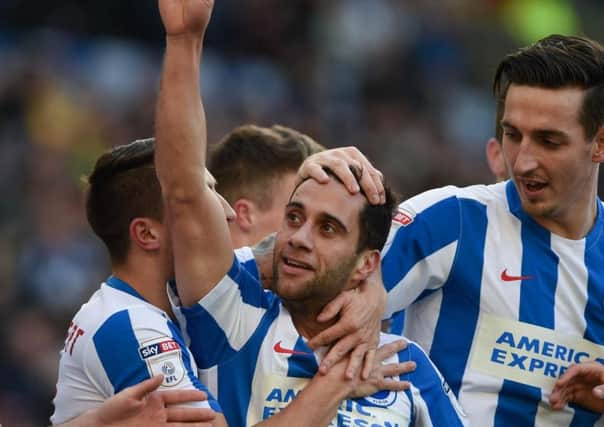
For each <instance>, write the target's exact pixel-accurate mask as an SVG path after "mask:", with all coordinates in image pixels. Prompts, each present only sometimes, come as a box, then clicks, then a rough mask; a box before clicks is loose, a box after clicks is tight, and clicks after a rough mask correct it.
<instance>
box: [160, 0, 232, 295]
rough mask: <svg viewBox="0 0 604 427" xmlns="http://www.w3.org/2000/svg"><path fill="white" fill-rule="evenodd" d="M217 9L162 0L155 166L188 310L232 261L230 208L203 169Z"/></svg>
mask: <svg viewBox="0 0 604 427" xmlns="http://www.w3.org/2000/svg"><path fill="white" fill-rule="evenodd" d="M212 5H213V2H212V0H159V8H160V13H161V18H162V21H163V24H164V27H165V30H166V51H165V56H164V66H163V71H162V77H161V87H160V92H159V99H158V102H157V109H156V116H155V124H156V138H157V146H156V156H155V163H156V167H157V175H158V178H159V181H160V184H161V187H162V194H163V198H164V204H165V211H166V214H167V222H168V224H169V227H170V233H171V241H172V247H173V252H174V260H175V273H176V282H177V284H178V290H179V294H180V298H181V300H182V303H183V305H191V304H193V303H195V302H196V301H198V300H199V299H200V298H202V297H203V296H205V295H206V294H207V293H208V292H209V291H210V290H211V289H212V287H213V286H214V285H215V284H216V283H217V282H218V281H219V280H220V278H222V277H223V276H224V274H225V273H226V272H227V271H228V270H229V267H230V266H231V263H232V260H233V252H232V248H231V241H230V237H229V234H228V227H227V223H226V220H225V206H224V205H223V200H221V198H220V197H219V196H218V195H217V193H216V192H215V191H214V189H213V183H212V178H211V177H209V176H208V174H207V172H206V169H205V165H206V146H207V140H206V138H207V136H206V121H205V114H204V110H203V105H202V102H201V96H200V86H199V73H200V61H201V53H202V45H203V39H204V34H205V30H206V27H207V25H208V22H209V19H210V15H211V12H212ZM224 203H226V202H224ZM227 206H228V205H227ZM229 209H230V208H229Z"/></svg>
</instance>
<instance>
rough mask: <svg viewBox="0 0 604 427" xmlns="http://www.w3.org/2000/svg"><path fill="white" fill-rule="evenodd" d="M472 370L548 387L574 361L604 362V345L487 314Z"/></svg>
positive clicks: (477, 339)
mask: <svg viewBox="0 0 604 427" xmlns="http://www.w3.org/2000/svg"><path fill="white" fill-rule="evenodd" d="M481 317H482V318H481V320H480V323H479V328H478V333H477V335H476V339H475V341H474V346H473V354H472V359H471V365H470V366H471V369H472V370H475V371H478V372H481V373H484V374H487V375H490V376H494V377H498V378H502V379H506V380H512V381H516V382H519V383H522V384H526V385H530V386H533V387H541V388H545V389H548V390H551V388H552V387H553V386H554V383H555V382H556V379H557V378H558V377H560V376H561V375H562V374H564V372H565V371H566V370H567V369H568V367H569V366H570V365H572V364H577V363H581V362H585V361H589V360H596V361H598V362H600V363H604V357H602V355H603V354H604V346H602V345H598V344H595V343H593V342H591V341H588V340H586V339H583V338H582V337H581V336H574V335H566V334H562V333H560V332H558V331H555V330H552V329H548V328H543V327H541V326H536V325H532V324H529V323H524V322H519V321H517V320H512V319H507V318H502V317H498V316H493V315H490V314H483V315H482V316H481Z"/></svg>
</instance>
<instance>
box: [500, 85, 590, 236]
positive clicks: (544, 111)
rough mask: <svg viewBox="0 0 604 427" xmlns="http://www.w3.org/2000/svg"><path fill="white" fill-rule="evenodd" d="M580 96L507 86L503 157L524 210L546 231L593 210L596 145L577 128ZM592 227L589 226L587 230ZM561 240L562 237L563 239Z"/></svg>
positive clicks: (580, 92)
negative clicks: (579, 213) (581, 213)
mask: <svg viewBox="0 0 604 427" xmlns="http://www.w3.org/2000/svg"><path fill="white" fill-rule="evenodd" d="M583 96H584V91H583V90H581V89H579V88H574V87H570V88H561V89H544V88H539V87H530V86H519V85H515V84H512V85H511V86H510V87H509V89H508V91H507V95H506V99H505V112H504V115H503V119H502V122H501V123H502V127H503V155H504V159H505V163H506V168H507V170H508V172H509V174H510V176H511V177H512V178H513V180H514V184H515V185H516V188H517V189H518V193H519V195H520V200H521V202H522V208H523V210H524V211H525V212H526V213H528V214H529V215H530V216H531V217H532V218H533V219H535V221H537V222H538V223H539V224H541V225H542V226H544V227H546V228H548V229H549V230H551V231H557V230H558V229H562V230H564V229H568V228H569V227H571V228H572V224H573V223H576V222H577V221H583V220H584V218H582V217H581V216H580V215H578V214H577V212H588V211H590V209H591V208H592V206H593V207H595V203H594V200H595V197H596V186H597V172H598V166H597V162H598V161H600V160H599V159H598V158H597V156H598V155H599V152H600V150H599V147H600V145H601V144H599V143H595V142H594V141H595V140H598V135H596V138H594V140H587V139H586V136H585V132H584V130H583V127H582V126H581V124H580V123H579V111H580V108H581V105H582V102H583ZM590 226H591V224H590ZM562 234H564V233H562Z"/></svg>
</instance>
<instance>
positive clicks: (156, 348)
mask: <svg viewBox="0 0 604 427" xmlns="http://www.w3.org/2000/svg"><path fill="white" fill-rule="evenodd" d="M179 349H180V346H179V345H178V343H177V342H176V341H174V340H166V341H162V342H158V343H155V344H150V345H147V346H145V347H141V348H139V349H138V352H139V354H140V356H141V359H143V360H145V359H148V358H149V357H154V356H158V355H160V354H162V353H168V352H171V351H176V350H179Z"/></svg>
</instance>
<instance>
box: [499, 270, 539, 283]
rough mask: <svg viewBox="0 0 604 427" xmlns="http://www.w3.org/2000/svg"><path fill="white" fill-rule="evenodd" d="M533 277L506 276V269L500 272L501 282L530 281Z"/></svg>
mask: <svg viewBox="0 0 604 427" xmlns="http://www.w3.org/2000/svg"><path fill="white" fill-rule="evenodd" d="M534 278H535V276H510V275H509V274H508V269H507V268H506V269H505V270H503V271H502V272H501V280H503V281H504V282H515V281H517V280H532V279H534Z"/></svg>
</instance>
